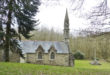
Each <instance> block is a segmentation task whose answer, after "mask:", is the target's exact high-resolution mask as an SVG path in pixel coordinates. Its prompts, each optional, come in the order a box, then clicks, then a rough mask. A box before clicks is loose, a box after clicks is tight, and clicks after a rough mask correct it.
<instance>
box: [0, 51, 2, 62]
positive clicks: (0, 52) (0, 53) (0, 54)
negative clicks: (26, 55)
mask: <svg viewBox="0 0 110 75" xmlns="http://www.w3.org/2000/svg"><path fill="white" fill-rule="evenodd" d="M0 61H2V50H0Z"/></svg>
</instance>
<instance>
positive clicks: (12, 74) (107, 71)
mask: <svg viewBox="0 0 110 75" xmlns="http://www.w3.org/2000/svg"><path fill="white" fill-rule="evenodd" d="M89 63H90V61H88V60H76V61H75V66H74V67H62V66H48V65H36V64H20V63H4V62H0V75H110V63H107V62H101V64H102V65H97V66H96V65H90V64H89Z"/></svg>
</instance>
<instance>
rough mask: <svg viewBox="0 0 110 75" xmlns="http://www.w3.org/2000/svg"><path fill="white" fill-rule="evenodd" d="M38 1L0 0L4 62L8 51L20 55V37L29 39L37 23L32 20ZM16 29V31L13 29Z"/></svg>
mask: <svg viewBox="0 0 110 75" xmlns="http://www.w3.org/2000/svg"><path fill="white" fill-rule="evenodd" d="M39 4H40V2H39V0H0V42H1V44H0V45H1V46H2V47H3V49H4V50H3V51H4V57H3V59H4V61H5V62H8V61H9V50H12V51H15V52H18V53H20V54H21V49H20V45H19V44H18V41H17V40H20V35H23V36H24V37H25V38H29V37H30V36H29V32H30V31H32V30H34V26H35V24H36V22H37V21H35V19H34V18H33V17H34V16H35V15H36V12H37V11H38V6H39ZM14 26H16V27H17V29H15V28H14Z"/></svg>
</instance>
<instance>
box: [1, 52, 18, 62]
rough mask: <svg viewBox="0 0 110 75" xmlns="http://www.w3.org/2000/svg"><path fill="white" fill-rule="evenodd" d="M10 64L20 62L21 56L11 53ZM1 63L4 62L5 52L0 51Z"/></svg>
mask: <svg viewBox="0 0 110 75" xmlns="http://www.w3.org/2000/svg"><path fill="white" fill-rule="evenodd" d="M9 54H10V56H9V58H10V62H20V56H19V54H17V53H12V52H9ZM0 61H3V50H0Z"/></svg>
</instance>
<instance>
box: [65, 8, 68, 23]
mask: <svg viewBox="0 0 110 75" xmlns="http://www.w3.org/2000/svg"><path fill="white" fill-rule="evenodd" d="M64 22H67V23H69V17H68V10H67V8H66V14H65V21H64Z"/></svg>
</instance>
